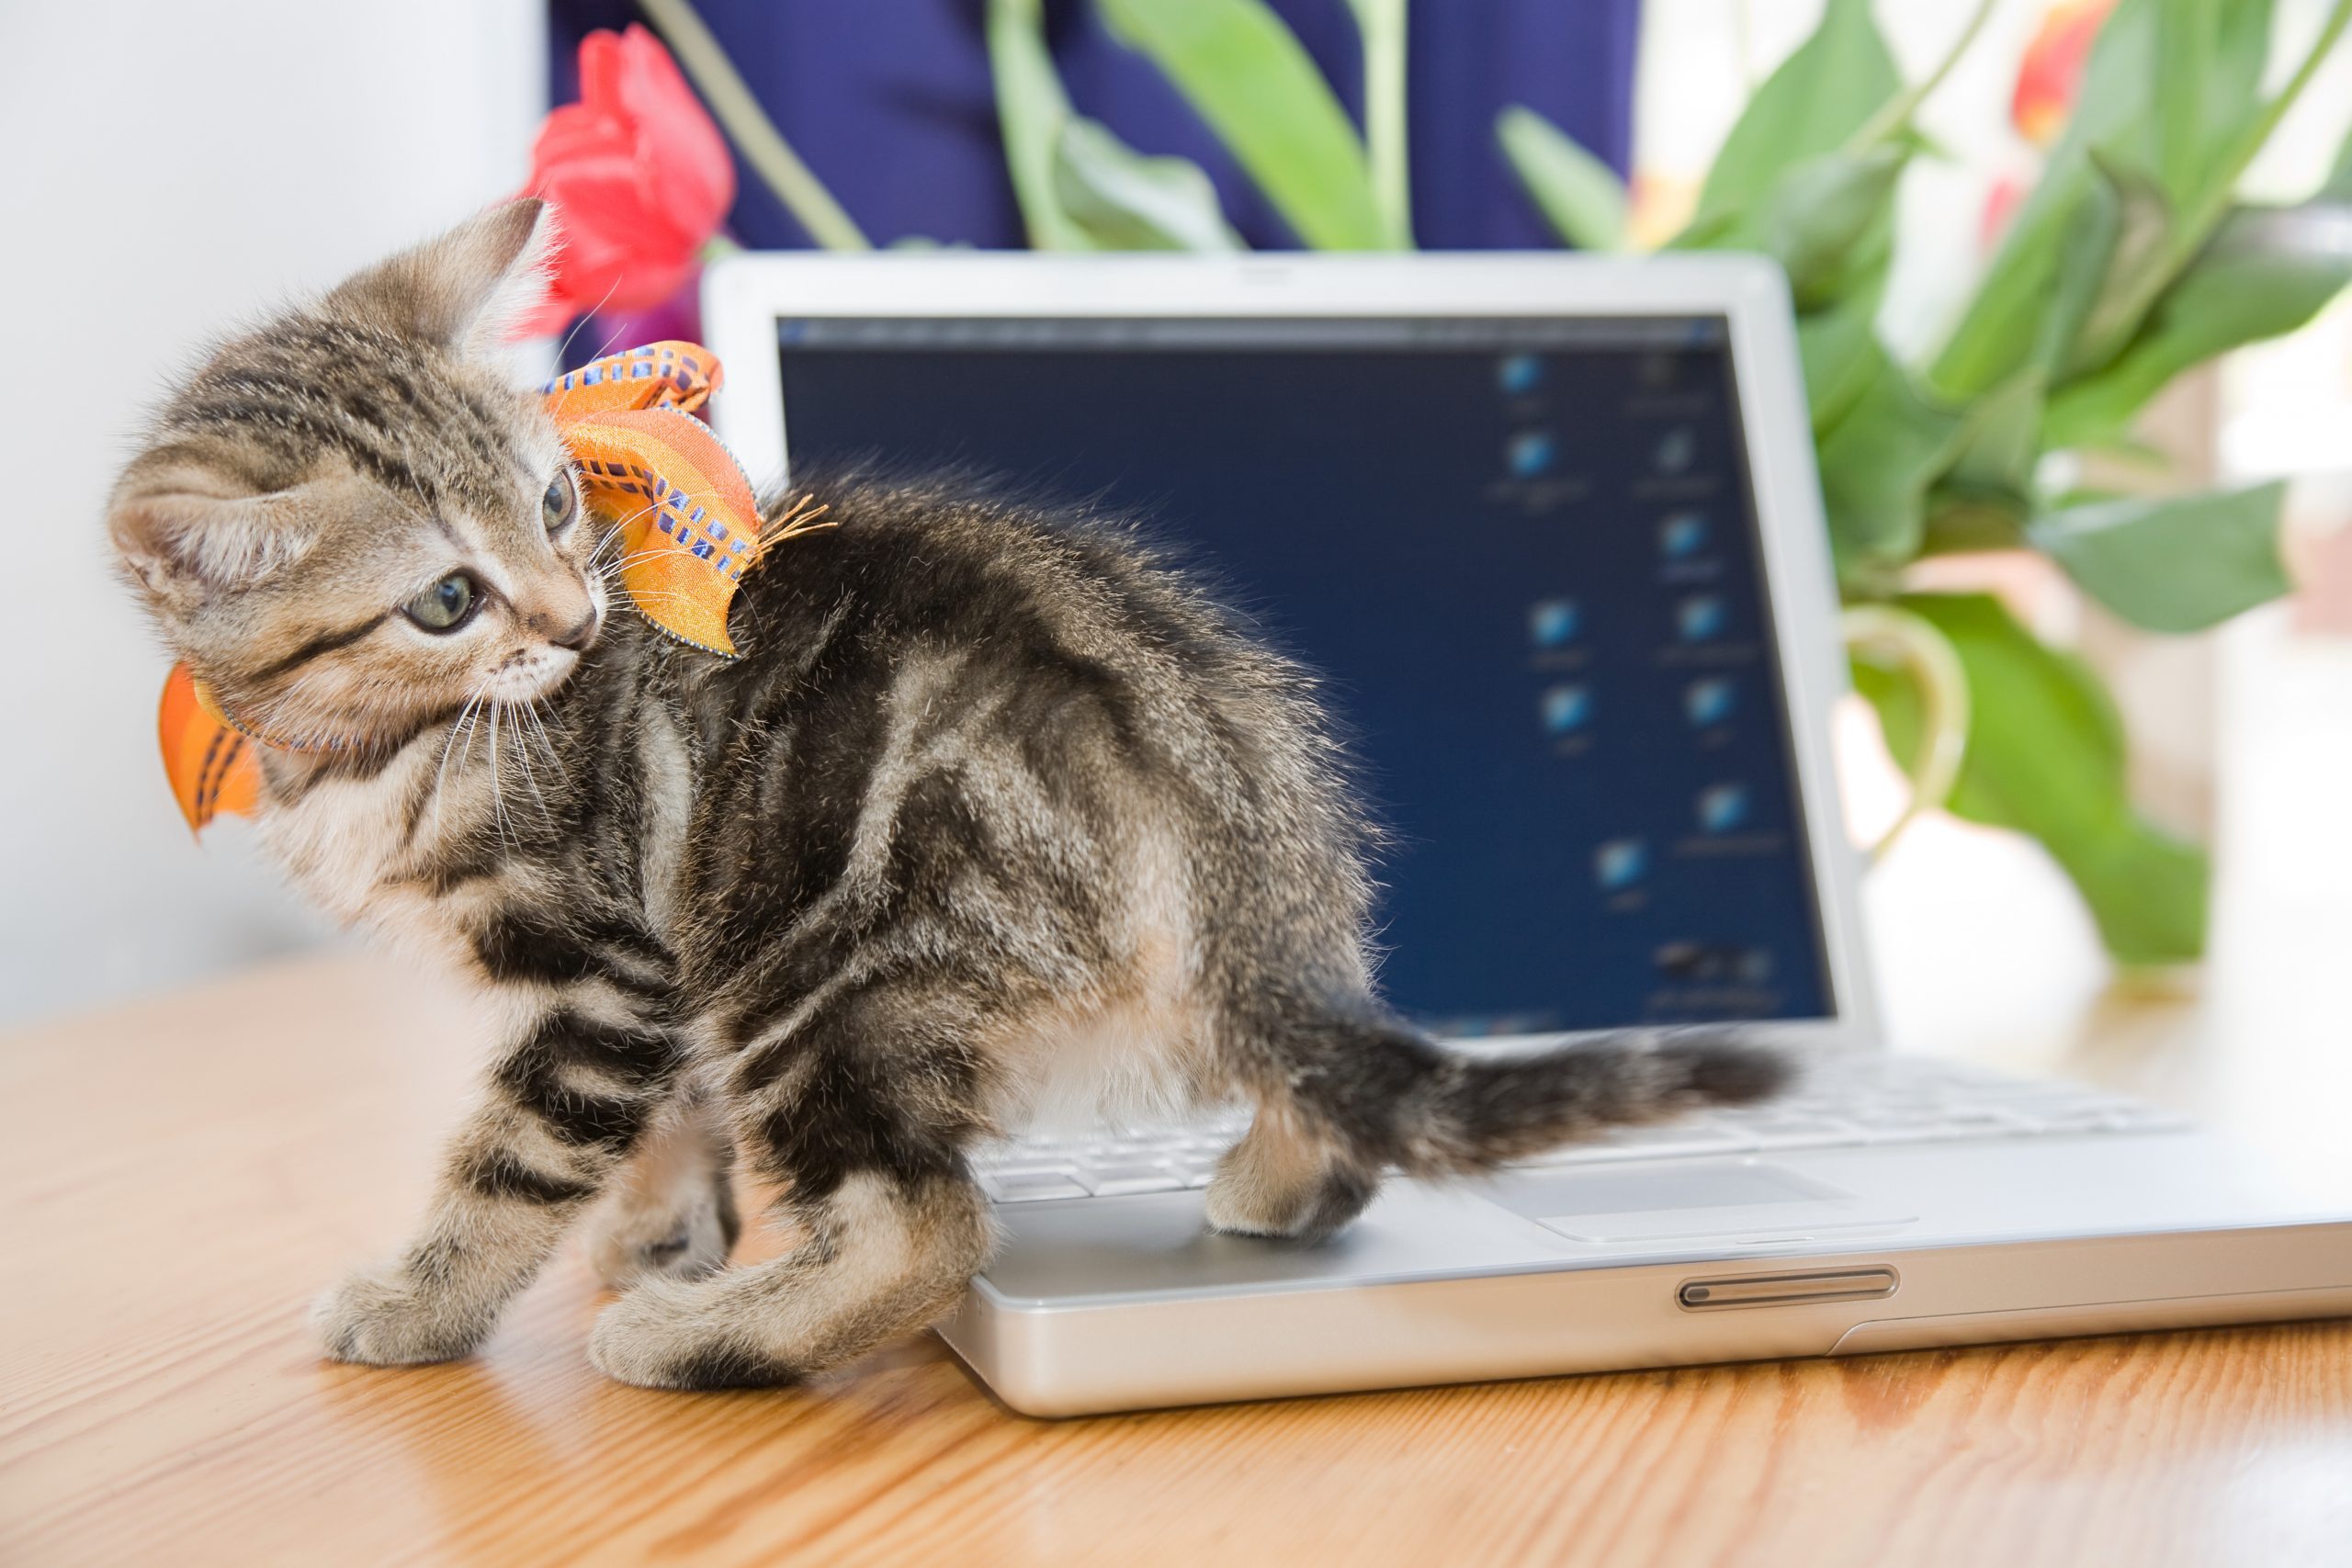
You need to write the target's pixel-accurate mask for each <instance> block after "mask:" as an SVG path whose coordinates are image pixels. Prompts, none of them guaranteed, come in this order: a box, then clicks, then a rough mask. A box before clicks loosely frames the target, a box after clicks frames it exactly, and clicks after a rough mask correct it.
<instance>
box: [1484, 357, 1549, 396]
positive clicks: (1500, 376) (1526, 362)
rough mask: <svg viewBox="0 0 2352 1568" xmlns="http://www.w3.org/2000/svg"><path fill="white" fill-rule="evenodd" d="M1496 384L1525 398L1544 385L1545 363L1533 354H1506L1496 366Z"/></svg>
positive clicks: (1510, 394) (1507, 391) (1508, 392)
mask: <svg viewBox="0 0 2352 1568" xmlns="http://www.w3.org/2000/svg"><path fill="white" fill-rule="evenodd" d="M1495 384H1496V385H1497V386H1498V387H1500V388H1501V389H1503V391H1504V392H1505V393H1506V394H1508V395H1509V396H1511V397H1514V398H1523V397H1525V396H1526V395H1527V394H1528V393H1530V392H1532V391H1533V390H1535V389H1536V388H1538V387H1540V386H1542V385H1543V384H1544V362H1543V361H1542V360H1541V359H1538V358H1536V357H1535V355H1532V354H1506V355H1503V357H1502V358H1501V359H1500V360H1499V361H1498V363H1497V364H1496V366H1495Z"/></svg>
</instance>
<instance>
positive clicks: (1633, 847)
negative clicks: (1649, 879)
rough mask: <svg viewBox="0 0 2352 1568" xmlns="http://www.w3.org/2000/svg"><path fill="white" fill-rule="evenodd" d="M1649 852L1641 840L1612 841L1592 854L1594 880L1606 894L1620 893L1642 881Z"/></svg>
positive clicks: (1647, 865) (1647, 864) (1647, 863)
mask: <svg viewBox="0 0 2352 1568" xmlns="http://www.w3.org/2000/svg"><path fill="white" fill-rule="evenodd" d="M1648 867H1649V850H1648V847H1647V846H1646V845H1645V844H1644V843H1643V842H1642V840H1639V839H1611V840H1608V841H1607V842H1606V843H1604V844H1602V845H1601V846H1600V848H1599V849H1597V850H1595V851H1594V852H1592V879H1593V880H1594V881H1595V882H1597V883H1599V884H1600V889H1601V891H1602V892H1604V893H1619V892H1623V890H1624V889H1626V888H1628V887H1631V886H1633V885H1634V884H1635V883H1636V882H1639V881H1640V880H1641V879H1642V873H1643V872H1645V871H1646V870H1647V869H1648Z"/></svg>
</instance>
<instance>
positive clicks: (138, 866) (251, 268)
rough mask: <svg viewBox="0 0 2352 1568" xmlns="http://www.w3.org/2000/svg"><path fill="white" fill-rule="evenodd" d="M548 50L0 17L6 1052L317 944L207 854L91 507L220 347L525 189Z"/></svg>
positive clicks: (415, 18) (446, 36)
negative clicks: (301, 293) (169, 384)
mask: <svg viewBox="0 0 2352 1568" xmlns="http://www.w3.org/2000/svg"><path fill="white" fill-rule="evenodd" d="M542 26H543V24H542V21H541V14H540V8H539V6H538V5H537V0H403V4H401V5H399V6H377V5H358V4H350V3H346V0H206V3H205V4H203V5H200V6H198V5H187V4H185V3H181V0H146V3H143V4H107V5H61V6H31V5H19V4H10V5H7V6H6V7H5V13H0V147H5V148H6V149H7V150H8V151H7V152H6V154H5V155H0V213H5V214H6V218H5V222H0V230H4V231H5V233H6V243H5V244H0V310H5V312H6V323H7V328H6V331H7V346H8V358H9V370H8V373H7V374H6V376H0V474H5V476H6V491H7V497H8V505H7V522H6V525H5V526H6V532H7V536H8V547H7V550H6V554H5V556H0V559H5V561H6V568H7V573H8V586H7V588H6V592H5V595H0V604H4V605H5V608H0V690H5V691H6V694H7V697H6V701H7V705H8V708H9V710H10V711H9V713H8V716H7V719H6V729H5V731H0V734H5V736H6V739H0V760H5V763H4V765H0V1027H6V1025H8V1024H10V1023H12V1022H15V1021H18V1020H21V1019H25V1018H28V1017H30V1016H33V1015H35V1014H40V1013H45V1012H50V1011H54V1010H61V1009H65V1008H71V1007H80V1006H88V1005H93V1004H96V1003H98V1002H101V1001H104V1000H107V999H111V998H117V997H120V996H124V995H127V994H130V993H132V992H136V991H143V990H151V989H154V988H158V987H166V986H171V985H175V984H180V983H184V982H186V981H187V980H189V979H191V978H194V977H197V976H203V975H206V974H209V973H212V972H214V971H217V970H220V969H222V968H225V967H228V966H230V965H232V964H236V963H239V962H242V961H245V960H250V959H252V958H254V957H257V956H260V955H263V954H266V953H273V952H277V951H280V950H283V949H286V948H288V947H291V946H294V945H296V944H299V943H302V942H313V941H317V940H319V938H320V936H321V934H322V933H321V931H320V930H319V928H318V927H317V926H316V924H315V923H314V922H313V921H312V920H311V919H310V918H309V917H308V916H306V915H304V914H303V913H302V912H301V911H300V909H299V908H298V907H297V906H296V904H295V902H294V900H293V899H292V897H290V896H289V895H288V894H287V893H286V892H285V891H284V890H282V889H281V888H280V887H279V886H277V882H276V880H275V878H274V876H273V875H272V874H270V872H269V871H268V870H267V869H266V867H265V866H263V865H261V864H259V863H257V859H256V857H255V856H254V854H253V852H252V845H251V844H250V842H249V841H247V837H246V833H245V829H244V827H243V824H241V823H224V824H221V825H218V826H216V827H215V828H214V829H212V831H211V832H210V833H209V834H208V835H207V840H206V842H205V843H204V845H203V846H202V848H201V849H198V848H197V847H195V846H193V845H191V844H190V842H189V841H188V837H187V830H186V829H184V828H183V827H182V825H181V823H180V820H179V814H178V811H177V810H176V809H175V807H174V806H173V804H172V800H171V795H170V792H169V791H168V789H167V788H166V786H165V784H164V775H163V772H162V764H161V761H160V760H159V758H158V755H157V750H156V742H155V700H156V696H157V694H158V693H159V692H160V690H161V687H162V683H163V679H164V670H165V668H166V662H165V660H164V658H163V657H162V655H161V654H160V653H159V652H158V650H157V649H156V648H155V646H154V645H153V642H152V641H151V640H150V639H149V637H148V634H147V632H146V630H145V628H144V626H142V625H141V621H140V619H139V617H138V616H137V615H135V614H134V612H133V610H132V607H131V604H130V601H129V598H128V596H127V595H126V594H125V593H124V592H122V591H121V590H120V589H119V587H117V585H116V584H115V583H114V582H113V581H111V580H110V579H109V578H108V576H107V570H106V563H105V551H104V535H103V529H102V526H101V518H100V508H101V505H102V502H103V500H104V497H105V494H106V491H107V485H108V483H109V482H110V481H111V479H112V478H113V474H114V470H115V469H116V468H117V467H118V466H119V464H120V463H121V461H122V460H123V458H124V457H125V456H126V455H127V452H128V447H129V443H130V439H131V436H132V433H133V432H135V431H136V429H137V428H138V425H139V423H140V419H141V411H142V410H143V409H144V408H145V407H146V406H148V405H149V404H150V403H152V402H153V400H154V399H155V397H156V395H157V393H158V392H159V391H160V390H161V389H162V388H163V387H164V384H165V382H166V381H167V380H168V379H169V378H171V376H172V375H173V374H174V373H175V371H177V370H179V369H181V368H184V367H186V366H187V364H188V363H189V361H190V358H191V355H193V353H194V352H195V350H196V348H197V347H198V345H199V344H201V343H203V341H204V340H205V339H206V338H207V337H209V336H210V335H213V334H216V333H220V331H222V330H223V329H224V328H227V327H230V326H232V325H233V324H235V323H236V322H238V321H241V320H243V319H246V318H249V317H251V316H252V315H253V314H254V313H255V312H256V311H257V310H262V309H265V308H266V307H267V305H268V304H269V303H270V302H271V301H272V300H274V299H278V298H280V297H281V296H283V295H284V294H286V293H287V292H288V291H289V290H297V289H313V288H323V287H325V286H327V285H329V284H332V283H333V282H334V280H335V279H336V278H338V277H339V276H342V275H344V274H345V273H346V272H348V271H350V270H352V269H354V268H356V267H357V266H360V265H364V264H365V263H367V262H368V260H370V259H371V258H373V257H375V256H378V255H379V254H383V253H385V252H387V251H390V250H392V249H394V248H397V247H398V246H400V245H401V244H404V243H408V242H410V241H413V240H415V239H418V238H421V237H423V236H424V234H426V233H428V232H430V231H432V230H434V229H435V228H437V227H439V226H441V225H443V224H446V223H448V222H451V221H454V220H457V219H458V218H461V217H463V216H464V215H465V214H466V213H468V212H469V211H470V210H472V209H475V208H477V207H479V206H481V205H482V204H484V203H486V202H489V201H492V200H494V199H496V198H497V197H500V196H502V195H504V194H506V193H508V192H511V191H513V190H515V189H516V188H517V187H518V186H520V185H521V184H522V182H523V179H524V176H525V175H526V172H527V170H528V149H529V144H530V136H531V132H532V130H533V129H534V128H535V127H536V125H537V119H538V117H539V115H540V113H541V112H542V110H543V109H544V107H545V86H544V76H543V71H542V66H541V49H542V39H543V36H544V35H543V32H542Z"/></svg>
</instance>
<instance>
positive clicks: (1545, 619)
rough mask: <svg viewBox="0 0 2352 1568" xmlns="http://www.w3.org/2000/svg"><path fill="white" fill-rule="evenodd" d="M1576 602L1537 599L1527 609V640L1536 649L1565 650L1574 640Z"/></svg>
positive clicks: (1570, 600)
mask: <svg viewBox="0 0 2352 1568" xmlns="http://www.w3.org/2000/svg"><path fill="white" fill-rule="evenodd" d="M1578 619H1579V617H1578V616H1577V602H1576V601H1575V600H1573V599H1538V600H1537V601H1536V602H1535V603H1534V604H1530V605H1529V606H1528V607H1527V640H1528V641H1530V642H1532V643H1533V644H1534V645H1535V646H1536V647H1538V648H1566V646H1567V645H1568V644H1569V643H1571V642H1574V641H1575V640H1576V636H1577V620H1578Z"/></svg>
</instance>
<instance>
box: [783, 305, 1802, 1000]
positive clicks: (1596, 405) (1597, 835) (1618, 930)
mask: <svg viewBox="0 0 2352 1568" xmlns="http://www.w3.org/2000/svg"><path fill="white" fill-rule="evenodd" d="M778 333H779V353H780V355H781V364H782V386H783V391H784V406H785V410H786V426H787V430H786V434H787V439H788V443H789V449H790V452H791V459H792V462H793V464H794V466H795V467H796V468H800V467H805V466H808V465H810V464H812V463H827V464H830V463H833V462H839V461H844V460H862V459H876V458H878V459H880V460H881V461H883V462H885V463H887V464H888V465H890V466H892V467H894V468H908V467H914V468H921V467H925V466H931V465H937V464H946V463H953V464H963V465H972V466H977V467H978V468H983V469H986V470H989V471H990V472H993V473H996V474H1000V475H1002V476H1005V477H1007V478H1010V479H1013V480H1015V481H1018V482H1020V483H1022V484H1023V485H1025V486H1027V487H1030V488H1032V489H1034V490H1036V491H1041V492H1043V493H1046V494H1048V495H1059V496H1063V497H1069V498H1085V499H1093V498H1098V497H1099V498H1103V499H1104V500H1107V501H1108V502H1111V503H1112V504H1114V505H1119V506H1123V507H1127V508H1132V509H1135V510H1137V511H1140V512H1141V513H1145V514H1146V516H1147V517H1148V519H1149V524H1150V526H1151V527H1152V528H1153V529H1154V530H1155V531H1157V532H1158V533H1159V534H1161V535H1163V536H1166V537H1168V538H1169V539H1170V540H1171V541H1174V542H1177V543H1180V544H1182V546H1183V547H1185V552H1184V553H1185V554H1186V555H1187V557H1188V558H1191V559H1192V560H1193V561H1194V562H1196V563H1198V564H1200V565H1203V566H1205V567H1207V568H1208V569H1209V570H1212V571H1213V572H1214V573H1215V574H1216V577H1217V578H1218V579H1220V580H1221V582H1222V585H1223V591H1224V592H1225V595H1226V597H1227V599H1228V601H1229V602H1232V603H1235V604H1238V606H1239V607H1240V608H1241V609H1243V610H1244V611H1245V612H1246V613H1247V614H1248V615H1250V617H1251V619H1252V620H1253V621H1254V622H1255V624H1256V625H1257V626H1259V627H1260V628H1261V631H1262V632H1263V633H1264V634H1265V635H1266V636H1268V637H1270V638H1271V639H1272V641H1273V642H1275V643H1276V644H1277V645H1278V646H1280V647H1282V648H1283V649H1286V650H1287V651H1289V652H1291V653H1292V654H1294V655H1295V656H1296V657H1298V658H1299V659H1301V660H1305V661H1306V663H1307V664H1309V665H1310V666H1312V667H1313V668H1315V669H1316V670H1317V671H1319V672H1320V673H1322V674H1323V675H1324V676H1325V677H1326V678H1327V681H1328V686H1327V691H1328V693H1329V700H1330V702H1331V705H1332V706H1333V707H1334V708H1335V709H1336V711H1337V713H1338V716H1339V717H1340V723H1341V725H1342V727H1343V728H1344V731H1345V733H1346V735H1347V737H1348V739H1349V740H1350V742H1351V747H1352V749H1353V750H1354V751H1355V753H1356V755H1357V756H1358V758H1359V759H1360V761H1361V762H1362V764H1363V781H1364V783H1365V784H1366V786H1367V787H1368V790H1369V793H1370V795H1371V798H1372V803H1373V806H1374V810H1375V813H1376V815H1377V816H1378V817H1379V818H1380V819H1381V820H1382V821H1383V822H1384V823H1385V825H1386V826H1387V828H1388V829H1390V830H1391V831H1392V833H1393V835H1394V838H1393V842H1392V843H1391V845H1390V847H1389V848H1388V849H1387V851H1386V852H1385V853H1384V855H1383V858H1382V862H1381V864H1380V867H1379V877H1380V882H1381V885H1382V897H1381V905H1380V910H1379V925H1378V933H1377V941H1378V943H1379V946H1380V948H1381V950H1382V952H1383V958H1382V961H1381V967H1380V979H1381V985H1382V987H1383V989H1384V990H1385V993H1386V994H1387V996H1388V998H1389V999H1390V1000H1391V1001H1392V1002H1394V1003H1395V1004H1396V1005H1397V1007H1398V1008H1400V1009H1401V1010H1403V1011H1404V1012H1405V1013H1406V1014H1407V1015H1408V1016H1409V1017H1412V1018H1414V1019H1415V1020H1417V1021H1419V1022H1421V1023H1423V1024H1425V1025H1427V1026H1428V1027H1430V1028H1431V1029H1433V1030H1435V1031H1437V1032H1441V1033H1445V1034H1453V1035H1483V1034H1505V1033H1526V1032H1544V1031H1551V1030H1584V1029H1600V1028H1608V1027H1611V1026H1617V1025H1626V1024H1638V1023H1657V1022H1695V1021H1709V1020H1719V1019H1751V1018H1752V1019H1819V1018H1825V1017H1827V1016H1829V1015H1830V1013H1831V1011H1832V1004H1833V998H1832V997H1831V995H1830V988H1829V981H1828V976H1827V967H1826V954H1825V953H1824V950H1823V934H1822V928H1821V920H1820V918H1819V910H1818V908H1817V904H1816V899H1815V888H1814V886H1813V877H1812V870H1811V858H1810V855H1809V853H1808V850H1807V846H1806V843H1805V839H1804V834H1805V824H1804V811H1803V809H1802V807H1801V803H1800V800H1799V798H1798V784H1797V774H1796V766H1795V761H1794V758H1793V756H1792V749H1791V744H1790V738H1789V728H1788V716H1787V712H1786V705H1785V702H1784V697H1783V693H1782V687H1781V677H1780V671H1779V666H1778V659H1777V655H1776V652H1775V648H1774V643H1773V637H1772V632H1771V626H1770V614H1771V606H1770V603H1769V601H1768V598H1767V595H1766V591H1765V577H1764V572H1763V569H1762V562H1761V559H1760V547H1759V542H1758V536H1757V524H1756V512H1755V503H1754V500H1753V496H1752V492H1751V488H1750V484H1749V477H1748V469H1747V456H1746V453H1745V451H1744V448H1743V446H1742V435H1741V429H1740V422H1739V414H1738V404H1737V401H1736V397H1735V395H1734V390H1733V379H1732V378H1733V366H1732V362H1731V353H1730V347H1729V343H1728V333H1727V331H1726V328H1725V325H1724V321H1723V320H1722V319H1721V318H1719V317H1701V318H1692V319H1672V320H1657V319H1606V318H1572V319H1560V318H1549V319H1536V320H1464V319H1461V318H1454V317H1448V318H1443V319H1430V320H1397V319H1380V320H1364V321H1354V320H1314V321H1302V320H1298V319H1295V318H1291V319H1283V320H1278V321H1204V320H1169V319H1164V318H1162V319H1154V320H1149V321H1137V320H1071V321H1041V320H1037V319H1035V318H1022V319H1019V320H1007V321H987V320H979V321H975V320H966V319H956V320H936V321H924V320H903V319H892V320H888V321H884V320H843V319H839V318H824V319H797V318H795V319H787V320H785V321H781V322H780V323H779V329H778Z"/></svg>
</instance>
